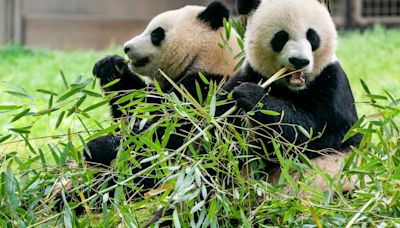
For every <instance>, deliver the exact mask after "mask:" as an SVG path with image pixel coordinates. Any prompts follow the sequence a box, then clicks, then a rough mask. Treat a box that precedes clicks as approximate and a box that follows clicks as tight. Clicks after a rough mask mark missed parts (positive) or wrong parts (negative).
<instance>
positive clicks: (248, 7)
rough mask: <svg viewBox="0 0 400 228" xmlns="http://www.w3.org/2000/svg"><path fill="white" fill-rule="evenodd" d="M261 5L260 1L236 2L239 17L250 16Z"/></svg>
mask: <svg viewBox="0 0 400 228" xmlns="http://www.w3.org/2000/svg"><path fill="white" fill-rule="evenodd" d="M258 5H260V0H236V10H237V12H238V14H239V15H248V14H250V13H251V12H253V10H255V9H257V7H258Z"/></svg>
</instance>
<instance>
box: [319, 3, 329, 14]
mask: <svg viewBox="0 0 400 228" xmlns="http://www.w3.org/2000/svg"><path fill="white" fill-rule="evenodd" d="M319 2H320V3H322V4H323V5H325V6H326V8H327V9H328V11H329V12H330V13H332V1H331V0H319Z"/></svg>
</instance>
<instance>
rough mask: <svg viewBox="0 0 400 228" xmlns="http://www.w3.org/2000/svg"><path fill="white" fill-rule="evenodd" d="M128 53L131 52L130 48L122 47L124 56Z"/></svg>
mask: <svg viewBox="0 0 400 228" xmlns="http://www.w3.org/2000/svg"><path fill="white" fill-rule="evenodd" d="M130 51H131V48H130V47H128V46H125V47H124V52H125V54H128V53H129V52H130Z"/></svg>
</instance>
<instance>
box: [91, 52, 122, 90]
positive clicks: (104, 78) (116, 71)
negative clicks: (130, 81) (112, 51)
mask: <svg viewBox="0 0 400 228" xmlns="http://www.w3.org/2000/svg"><path fill="white" fill-rule="evenodd" d="M126 70H128V65H127V64H126V61H125V59H124V58H122V57H121V56H118V55H110V56H106V57H104V58H103V59H101V60H99V61H97V62H96V64H95V65H94V67H93V75H94V76H95V77H97V78H99V79H100V80H101V83H102V84H106V83H108V82H111V81H113V80H115V79H118V78H121V77H122V76H123V75H124V72H125V71H126Z"/></svg>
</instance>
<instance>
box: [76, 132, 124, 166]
mask: <svg viewBox="0 0 400 228" xmlns="http://www.w3.org/2000/svg"><path fill="white" fill-rule="evenodd" d="M120 144H121V137H119V136H113V135H104V136H101V137H99V138H96V139H93V140H91V141H90V142H88V143H87V149H88V151H87V150H84V152H83V155H84V157H85V160H86V162H88V163H89V165H94V166H110V164H111V162H112V160H114V159H115V158H116V157H117V153H118V148H119V146H120Z"/></svg>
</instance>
